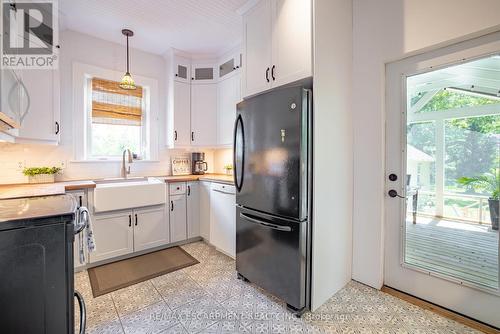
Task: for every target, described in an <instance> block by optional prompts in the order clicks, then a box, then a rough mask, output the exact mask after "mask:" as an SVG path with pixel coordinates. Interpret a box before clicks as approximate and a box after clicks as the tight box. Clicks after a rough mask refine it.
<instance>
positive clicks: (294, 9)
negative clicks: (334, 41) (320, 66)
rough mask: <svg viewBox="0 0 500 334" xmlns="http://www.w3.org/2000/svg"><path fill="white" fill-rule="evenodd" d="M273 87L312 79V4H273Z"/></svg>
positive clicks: (292, 0)
mask: <svg viewBox="0 0 500 334" xmlns="http://www.w3.org/2000/svg"><path fill="white" fill-rule="evenodd" d="M272 4H273V18H274V24H273V51H272V54H273V56H272V58H273V61H272V62H273V65H272V67H271V79H272V80H273V81H272V82H273V87H276V86H281V85H284V84H287V83H290V82H294V81H297V80H300V79H303V78H307V77H310V76H312V68H313V67H312V3H311V1H309V0H274V1H273V2H272Z"/></svg>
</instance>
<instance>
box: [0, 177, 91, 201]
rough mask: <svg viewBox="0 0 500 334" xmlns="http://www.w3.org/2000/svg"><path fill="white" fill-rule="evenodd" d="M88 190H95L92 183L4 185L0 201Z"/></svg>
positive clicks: (1, 188)
mask: <svg viewBox="0 0 500 334" xmlns="http://www.w3.org/2000/svg"><path fill="white" fill-rule="evenodd" d="M89 188H95V183H94V181H88V180H83V181H62V182H55V183H36V184H5V185H0V199H7V198H19V197H37V196H52V195H61V194H65V193H66V191H70V190H81V189H89Z"/></svg>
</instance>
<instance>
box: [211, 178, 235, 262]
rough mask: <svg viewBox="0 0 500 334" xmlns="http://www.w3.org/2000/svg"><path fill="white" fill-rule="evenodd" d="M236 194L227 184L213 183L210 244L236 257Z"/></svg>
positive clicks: (233, 188) (232, 187)
mask: <svg viewBox="0 0 500 334" xmlns="http://www.w3.org/2000/svg"><path fill="white" fill-rule="evenodd" d="M235 194H236V192H235V187H234V186H230V185H227V184H219V183H212V186H211V191H210V209H211V210H210V211H211V212H210V243H211V244H212V245H214V246H215V247H217V248H218V249H219V250H221V251H222V252H224V253H226V254H227V255H229V256H232V257H235V256H236V213H235V212H236V210H235V206H236V195H235Z"/></svg>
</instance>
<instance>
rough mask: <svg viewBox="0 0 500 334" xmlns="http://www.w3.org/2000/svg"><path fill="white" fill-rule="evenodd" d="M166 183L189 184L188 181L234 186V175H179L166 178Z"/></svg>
mask: <svg viewBox="0 0 500 334" xmlns="http://www.w3.org/2000/svg"><path fill="white" fill-rule="evenodd" d="M164 179H165V182H167V183H171V182H187V181H208V182H220V183H227V184H234V179H233V176H232V175H226V174H204V175H179V176H165V177H164Z"/></svg>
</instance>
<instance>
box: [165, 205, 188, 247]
mask: <svg viewBox="0 0 500 334" xmlns="http://www.w3.org/2000/svg"><path fill="white" fill-rule="evenodd" d="M169 212H170V214H169V215H170V242H178V241H183V240H186V239H187V226H186V196H185V195H175V196H170V211H169Z"/></svg>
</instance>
